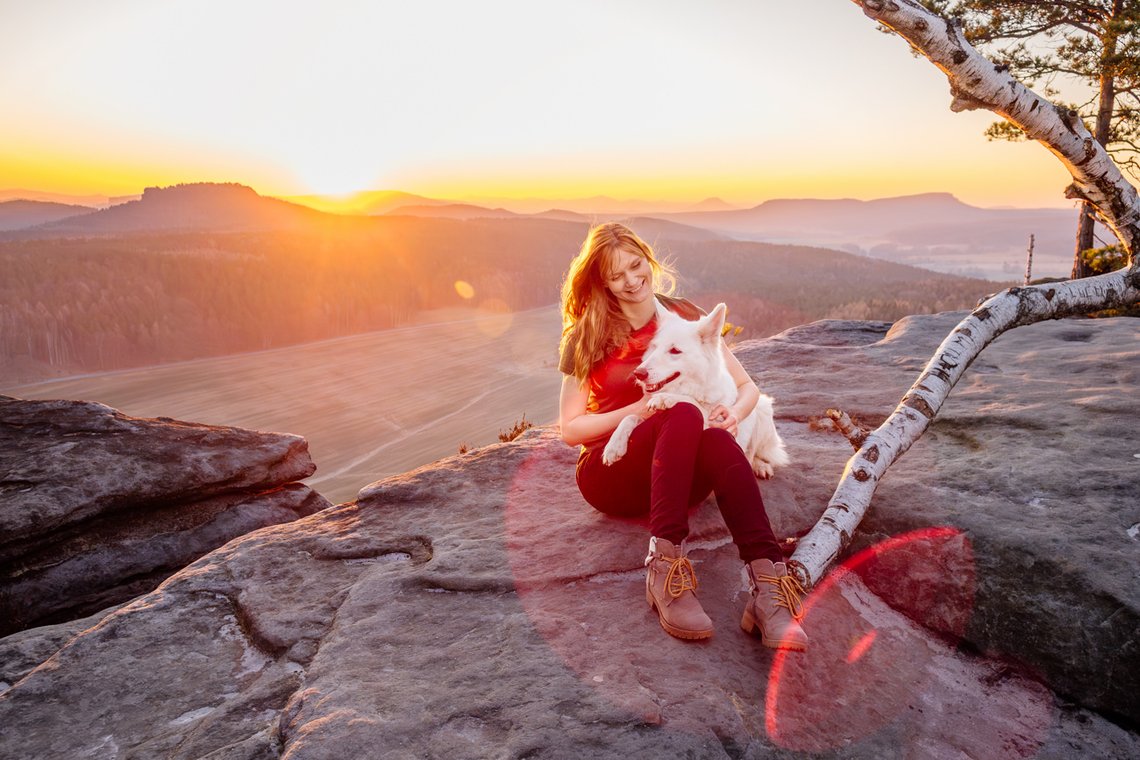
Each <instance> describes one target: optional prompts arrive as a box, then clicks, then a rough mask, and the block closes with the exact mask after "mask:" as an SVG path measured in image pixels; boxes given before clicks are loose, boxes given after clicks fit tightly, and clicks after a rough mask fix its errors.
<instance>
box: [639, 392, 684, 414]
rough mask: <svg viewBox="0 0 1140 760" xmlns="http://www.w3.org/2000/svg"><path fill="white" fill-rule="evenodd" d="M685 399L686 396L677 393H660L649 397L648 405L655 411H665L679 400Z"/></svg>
mask: <svg viewBox="0 0 1140 760" xmlns="http://www.w3.org/2000/svg"><path fill="white" fill-rule="evenodd" d="M684 400H685V398H684V396H678V395H677V394H675V393H658V394H656V395H653V396H650V397H649V401H648V402H647V403H646V406H648V407H649V408H650V409H652V410H654V411H657V412H663V411H665V410H666V409H672V408H673V407H675V406H676V405H677V403H678V402H680V401H684Z"/></svg>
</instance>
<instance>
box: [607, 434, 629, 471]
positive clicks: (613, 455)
mask: <svg viewBox="0 0 1140 760" xmlns="http://www.w3.org/2000/svg"><path fill="white" fill-rule="evenodd" d="M625 450H626V442H625V441H622V440H618V436H616V435H615V436H614V437H612V438H610V442H609V443H607V444H606V448H605V449H603V450H602V464H604V465H606V466H607V467H609V466H610V465H611V464H613V463H614V462H616V461H618V460H619V459H621V458H622V457H624V456H625Z"/></svg>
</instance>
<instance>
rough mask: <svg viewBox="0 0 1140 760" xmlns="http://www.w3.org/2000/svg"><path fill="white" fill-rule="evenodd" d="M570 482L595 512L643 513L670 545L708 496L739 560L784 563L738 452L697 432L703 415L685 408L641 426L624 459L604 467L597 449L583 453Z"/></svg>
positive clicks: (721, 438)
mask: <svg viewBox="0 0 1140 760" xmlns="http://www.w3.org/2000/svg"><path fill="white" fill-rule="evenodd" d="M577 480H578V488H579V490H581V491H582V496H584V497H585V499H586V501H587V502H589V503H590V505H591V506H592V507H594V509H597V510H598V511H599V512H604V513H605V514H607V515H614V516H615V517H643V516H645V515H649V530H650V531H651V532H652V534H653V535H654V536H658V537H660V538H664V539H666V540H668V541H670V542H672V543H674V544H676V545H680V543H681V540H682V539H684V538H685V537H686V536H687V535H689V509H690V508H691V507H693V506H695V505H697V504H699V503H701V502H702V501H704V499H705V497H707V496H708V495H709V493H715V494H716V503H717V506H718V507H719V508H720V513H721V515H722V516H723V517H724V523H725V525H727V526H728V530H729V532H730V533H731V534H732V539H733V541H735V542H736V546H737V549H739V551H740V558H741V559H742V560H744V561H745V562H751V561H752V560H754V559H759V558H761V557H767V558H768V559H770V560H772V561H773V562H782V561H783V560H784V555H783V554H782V553H781V551H780V546H779V544H778V543H777V541H776V536H775V534H773V533H772V526H771V525H770V524H769V523H768V514H767V513H766V512H765V511H764V500H763V498H761V496H760V485H759V483H757V481H756V476H755V475H754V474H753V473H752V466H751V465H750V464H749V463H748V459H747V458H746V457H745V455H744V451H743V450H742V449H741V448H740V445H739V444H737V442H736V439H735V438H733V437H732V435H731V434H730V433H729V432H728V431H726V430H721V429H719V428H709V429H707V430H706V429H704V416H703V415H702V414H701V411H700V410H699V409H697V407H695V406H693V405H692V404H688V403H680V404H677V405H676V406H674V407H672V408H671V409H666V410H664V411H661V412H657V413H655V414H654V415H653V416H651V417H650V418H649V419H647V420H644V421H643V422H642V423H641V424H640V425H638V426H637V427H636V428H634V430H633V434H632V435H631V436H630V438H629V448H628V449H627V451H626V454H625V456H624V457H622V458H621V459H619V460H618V461H617V462H615V463H614V464H612V465H609V466H608V467H607V466H606V465H605V464H603V463H602V447H596V448H594V449H591V450H588V451H586V452H585V453H583V455H582V456H581V457H580V458H579V459H578V469H577Z"/></svg>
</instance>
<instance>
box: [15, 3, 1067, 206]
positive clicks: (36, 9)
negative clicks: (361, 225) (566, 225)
mask: <svg viewBox="0 0 1140 760" xmlns="http://www.w3.org/2000/svg"><path fill="white" fill-rule="evenodd" d="M6 6H8V7H6V8H5V11H4V23H3V25H2V26H0V65H2V67H3V70H4V71H5V76H4V77H0V108H2V112H3V113H4V115H5V116H4V119H3V120H0V190H3V189H8V188H16V187H20V188H29V189H37V190H44V191H52V192H61V193H75V194H86V193H102V194H107V195H125V194H134V193H138V192H139V191H140V190H141V189H142V188H143V187H145V186H149V185H167V184H173V183H177V182H194V181H237V182H242V183H245V184H249V185H252V186H253V187H254V188H256V189H257V190H258V191H259V192H261V193H263V194H275V195H293V194H302V193H348V192H351V191H355V190H362V189H399V190H404V191H408V192H415V193H421V194H425V195H431V196H436V197H452V198H461V199H478V198H479V197H483V196H498V197H516V198H521V197H535V196H540V197H548V198H568V197H585V196H592V195H599V194H602V195H610V196H613V197H618V198H632V197H636V198H643V199H651V200H657V199H661V200H692V201H698V200H701V199H703V198H706V197H709V196H718V197H721V198H723V199H725V200H727V201H729V202H732V203H737V204H740V205H745V204H749V205H750V204H754V203H757V202H760V201H762V200H766V199H769V198H776V197H819V198H833V197H857V198H873V197H883V196H890V195H902V194H908V193H917V192H928V191H950V192H953V193H955V194H956V195H958V197H960V198H961V199H962V200H964V201H966V202H969V203H974V204H977V205H1016V206H1046V205H1048V206H1068V205H1070V203H1069V202H1068V201H1066V200H1065V199H1064V198H1063V197H1062V195H1061V191H1062V189H1063V187H1064V186H1065V185H1066V184H1067V183H1068V176H1067V174H1066V173H1065V171H1064V170H1063V168H1061V166H1060V164H1059V163H1058V162H1057V161H1056V159H1054V158H1053V157H1052V156H1050V155H1049V154H1048V153H1047V152H1046V151H1045V150H1044V149H1043V148H1041V147H1040V146H1037V145H1011V144H1007V143H989V142H987V141H986V139H985V138H984V137H983V136H982V134H981V133H982V130H983V129H984V128H985V126H986V125H987V124H988V123H989V122H990V118H989V116H988V115H986V114H977V113H970V114H952V113H951V112H950V111H949V109H948V107H947V105H948V103H949V95H948V87H947V84H946V82H945V79H944V78H943V77H942V75H941V74H940V73H939V72H938V71H937V70H936V69H935V68H934V67H933V66H931V65H930V64H929V63H927V62H926V61H924V60H917V59H915V58H913V57H912V56H911V55H910V53H909V51H908V48H907V46H906V44H905V43H904V42H902V41H901V40H899V39H897V38H892V37H888V36H887V35H884V34H882V33H880V32H878V31H877V30H876V28H875V25H874V24H873V23H871V22H870V21H869V20H868V19H866V18H865V17H864V16H863V15H862V13H860V11H859V9H858V8H857V7H856V6H855V5H854V4H853V3H850V2H847V1H846V0H799V2H796V3H775V2H751V3H742V2H738V1H737V0H710V1H709V2H705V3H688V2H672V1H671V0H664V1H662V0H637V1H631V2H623V3H604V2H598V1H595V0H588V1H583V2H576V3H557V4H556V3H533V2H507V1H505V0H493V1H491V0H489V2H487V3H478V4H475V3H460V2H455V3H451V4H446V3H445V4H443V5H442V6H440V5H430V6H428V5H424V4H412V3H392V2H369V3H366V2H360V3H357V4H346V3H338V4H333V5H330V6H329V7H328V8H323V7H322V8H318V7H315V6H314V7H310V8H305V9H300V10H298V9H294V8H292V7H291V6H289V5H288V4H280V3H271V2H268V0H251V1H250V2H243V3H238V4H230V3H223V2H220V1H219V0H202V1H201V2H196V3H192V4H170V3H151V2H140V1H139V0H115V1H114V2H108V3H98V4H94V3H92V4H68V3H64V2H62V0H47V1H46V2H41V3H21V4H16V3H6Z"/></svg>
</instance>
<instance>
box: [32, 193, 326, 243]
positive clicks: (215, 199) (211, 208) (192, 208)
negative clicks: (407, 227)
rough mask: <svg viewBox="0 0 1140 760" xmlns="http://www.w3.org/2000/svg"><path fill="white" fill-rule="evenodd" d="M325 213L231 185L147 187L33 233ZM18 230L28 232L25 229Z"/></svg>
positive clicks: (250, 223) (210, 226) (301, 220)
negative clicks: (135, 197) (139, 193)
mask: <svg viewBox="0 0 1140 760" xmlns="http://www.w3.org/2000/svg"><path fill="white" fill-rule="evenodd" d="M329 218H330V215H328V214H324V213H322V212H320V211H315V210H314V209H311V208H306V207H305V206H300V205H297V204H295V203H288V202H286V201H282V200H278V199H276V198H267V197H263V196H261V195H258V194H257V193H256V192H255V191H254V190H253V189H252V188H249V187H246V186H245V185H239V184H236V183H224V184H222V183H195V184H184V185H174V186H172V187H148V188H146V189H145V190H144V191H143V194H142V197H141V198H140V199H139V200H137V201H129V202H127V203H123V204H120V205H118V206H112V207H110V208H107V209H103V210H102V211H96V212H94V213H90V214H86V215H84V216H73V217H70V218H67V219H62V220H60V221H56V222H50V223H48V224H44V225H41V226H40V227H38V228H37V229H36V230H35V232H36V233H37V234H42V235H44V236H50V235H55V234H71V235H74V234H114V233H121V232H159V231H171V232H174V231H210V232H237V231H243V230H251V231H252V230H283V229H296V228H298V227H303V226H307V225H309V224H313V223H316V222H319V221H321V220H322V219H329ZM24 232H29V231H27V230H25V231H24Z"/></svg>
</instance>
